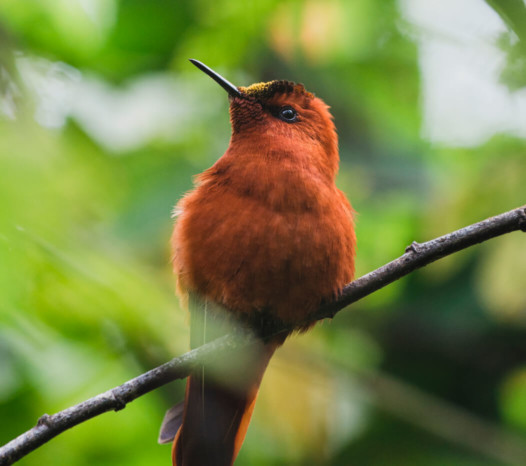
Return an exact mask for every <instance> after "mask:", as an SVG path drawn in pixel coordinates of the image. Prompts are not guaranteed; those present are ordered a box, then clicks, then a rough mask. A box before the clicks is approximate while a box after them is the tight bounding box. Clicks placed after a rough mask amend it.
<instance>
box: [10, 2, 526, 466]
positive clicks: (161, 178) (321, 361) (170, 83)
mask: <svg viewBox="0 0 526 466" xmlns="http://www.w3.org/2000/svg"><path fill="white" fill-rule="evenodd" d="M188 58H197V59H199V60H202V61H203V62H205V63H206V64H208V65H209V66H211V67H213V68H214V69H216V70H217V71H218V72H220V73H222V74H223V75H224V76H225V77H226V78H227V79H229V80H231V81H232V82H234V83H235V84H237V85H248V84H251V83H253V82H257V81H265V80H271V79H288V80H294V81H298V82H303V83H304V84H305V85H306V87H307V89H309V90H311V91H313V92H315V93H316V94H317V95H318V96H320V97H322V98H323V99H324V100H325V101H326V102H327V103H328V104H329V105H330V106H331V107H332V111H333V113H334V116H335V121H336V125H337V127H338V131H339V136H340V148H341V159H342V160H341V170H340V174H339V178H338V185H339V187H340V188H341V189H342V190H344V191H345V192H346V194H347V195H348V197H349V198H350V199H351V201H352V203H353V206H354V208H355V209H356V211H357V212H358V214H357V217H356V222H357V235H358V262H357V275H358V276H360V275H363V274H364V273H367V272H369V271H371V270H373V269H375V268H377V267H379V266H381V265H382V264H384V263H385V262H388V261H389V260H391V259H393V258H395V257H397V256H399V255H401V254H402V253H403V252H404V248H405V246H406V245H408V244H410V243H411V241H413V240H416V241H426V240H429V239H431V238H433V237H436V236H439V235H442V234H445V233H448V232H450V231H452V230H455V229H458V228H460V227H463V226H466V225H468V224H470V223H473V222H476V221H479V220H482V219H484V218H486V217H489V216H492V215H496V214H498V213H501V212H504V211H507V210H510V209H512V208H515V207H518V206H520V205H522V204H524V203H525V202H526V182H525V179H526V164H525V156H526V140H525V138H526V7H525V4H524V2H523V1H522V0H486V1H484V0H462V1H461V2H459V1H455V0H426V1H425V2H423V1H419V0H399V1H395V0H307V1H277V0H255V1H248V0H245V1H240V0H238V1H235V2H233V1H227V0H195V1H193V2H183V1H180V0H171V1H169V0H148V1H144V0H25V1H19V0H2V1H1V2H0V444H3V443H5V442H7V441H9V440H10V439H12V438H14V437H15V436H17V435H19V434H20V433H22V432H23V431H25V430H26V429H28V428H30V427H31V426H33V425H34V424H35V422H36V420H37V419H38V417H39V416H41V415H42V414H43V413H53V412H56V411H59V410H61V409H64V408H66V407H68V406H70V405H72V404H75V403H78V402H80V401H82V400H84V399H86V398H88V397H91V396H93V395H96V394H97V393H99V392H102V391H105V390H107V389H109V388H111V387H113V386H115V385H118V384H121V383H123V382H124V381H126V380H127V379H129V378H132V377H134V376H136V375H138V374H140V373H142V372H144V371H146V370H148V369H150V368H153V367H154V366H156V365H158V364H160V363H162V362H165V361H166V360H168V359H169V358H171V357H173V356H176V355H178V354H181V353H183V352H185V351H186V350H187V348H188V327H187V321H186V318H185V315H184V312H183V311H182V310H180V309H179V307H178V302H177V299H176V298H175V296H174V292H173V289H174V283H173V282H174V280H173V278H172V274H171V270H170V263H169V247H168V241H169V236H170V232H171V228H172V220H171V218H170V212H171V208H172V206H173V205H174V204H175V203H176V202H177V200H178V199H179V198H180V197H181V195H182V194H183V193H184V192H185V191H186V190H188V189H189V188H191V186H192V176H193V175H195V174H197V173H199V172H201V171H202V170H204V169H205V168H207V167H209V166H210V165H212V164H213V163H214V161H215V160H216V159H217V158H218V157H219V156H220V155H221V154H222V153H223V151H224V150H225V149H226V147H227V145H228V141H229V135H230V125H229V118H228V102H227V99H226V96H225V93H224V92H223V91H222V90H221V89H220V88H219V87H218V86H217V85H216V84H214V83H213V82H212V81H211V80H210V79H209V78H207V77H206V76H205V75H204V74H202V73H201V72H199V71H198V70H197V69H195V68H194V67H193V66H192V65H191V64H190V63H189V62H188V61H187V59H188ZM525 287H526V237H525V236H524V235H523V234H521V233H512V234H509V235H506V236H503V237H500V238H497V239H494V240H491V241H489V242H487V243H484V244H482V245H480V246H476V247H473V248H470V249H469V250H467V251H464V252H462V253H459V254H455V255H453V256H450V257H448V258H446V259H443V260H441V261H440V262H438V263H436V264H434V265H431V266H429V267H427V268H426V269H423V270H419V271H417V272H416V273H413V274H412V275H411V276H409V277H407V278H405V279H403V280H401V281H399V282H397V283H395V284H393V285H390V286H389V287H387V288H385V289H383V290H381V291H380V292H378V293H375V294H374V295H373V296H370V297H368V298H366V299H364V300H362V301H360V302H358V303H356V304H354V305H352V306H351V307H350V308H349V309H347V310H344V311H342V312H341V313H340V314H338V316H337V317H336V318H335V319H334V321H332V322H325V323H323V324H321V325H318V326H317V327H316V328H315V329H314V330H313V331H311V332H310V333H309V334H306V335H301V336H295V337H293V338H291V339H290V340H289V341H288V343H287V344H286V345H285V347H284V348H283V349H281V350H280V351H279V352H278V353H277V357H275V359H274V360H273V362H272V363H271V366H270V368H269V371H268V374H267V376H266V378H265V379H264V382H263V386H262V390H261V394H260V398H259V401H258V405H257V407H256V411H255V415H254V418H253V422H252V425H251V427H250V429H249V432H248V436H247V439H246V442H245V445H244V448H243V449H242V451H241V454H240V456H239V459H238V461H237V463H236V464H237V465H240V466H242V465H256V466H257V465H306V466H308V465H334V466H336V465H350V464H353V465H360V466H362V465H374V466H376V465H378V466H380V465H382V466H384V465H426V466H427V465H437V466H439V465H440V466H444V465H458V466H468V465H469V466H476V465H477V466H478V465H505V464H526V325H525V324H526V293H525V291H524V290H525ZM183 390H184V382H182V381H179V382H175V383H172V384H170V385H168V386H166V387H163V388H162V389H160V390H157V391H155V392H153V393H150V394H148V395H146V396H143V397H141V398H140V399H138V400H136V401H134V402H133V403H131V404H130V405H128V407H127V408H126V409H125V410H123V411H120V412H118V413H107V414H104V415H101V416H99V417H97V418H96V419H93V420H90V421H88V422H85V423H83V424H82V425H80V426H78V427H75V428H73V429H72V430H70V431H68V432H66V433H64V434H62V435H60V436H59V437H58V438H56V439H54V440H52V441H50V442H49V443H48V444H46V445H45V446H43V447H41V448H39V449H38V450H37V451H35V452H33V453H31V454H30V455H29V456H27V457H26V458H25V459H23V460H21V461H20V463H19V464H20V465H37V464H38V465H41V464H53V465H78V466H81V465H113V466H115V465H127V466H131V465H167V464H169V462H170V460H169V457H170V447H169V446H159V445H157V444H156V439H157V434H158V428H159V425H160V422H161V420H162V417H163V415H164V411H165V410H166V409H167V408H168V407H169V406H170V405H172V404H174V403H175V402H177V401H179V400H181V399H182V396H183Z"/></svg>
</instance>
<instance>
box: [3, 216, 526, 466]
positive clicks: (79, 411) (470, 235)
mask: <svg viewBox="0 0 526 466" xmlns="http://www.w3.org/2000/svg"><path fill="white" fill-rule="evenodd" d="M516 230H522V231H526V206H522V207H519V208H518V209H515V210H510V211H509V212H505V213H503V214H500V215H497V216H496V217H492V218H488V219H486V220H483V221H482V222H479V223H475V224H473V225H470V226H467V227H465V228H462V229H460V230H457V231H455V232H453V233H449V234H447V235H444V236H441V237H439V238H436V239H433V240H431V241H428V242H426V243H422V244H418V243H415V242H413V243H412V244H411V245H410V246H408V247H407V248H406V252H405V254H403V255H402V256H400V257H399V258H398V259H395V260H394V261H392V262H389V263H388V264H386V265H384V266H382V267H380V268H379V269H376V270H374V271H372V272H370V273H368V274H367V275H364V276H363V277H360V278H358V279H356V280H355V281H353V282H352V283H350V284H349V285H347V286H346V287H345V288H344V289H343V291H342V294H341V295H340V297H339V298H338V299H337V300H335V301H334V302H331V303H327V304H324V305H323V306H321V307H320V309H318V311H317V312H315V313H314V315H313V316H312V318H311V319H310V321H311V322H314V321H316V320H321V319H323V318H327V317H334V315H335V314H336V313H337V312H339V311H340V310H341V309H343V308H344V307H346V306H348V305H349V304H351V303H354V302H356V301H358V300H360V299H362V298H364V297H365V296H368V295H370V294H371V293H374V292H375V291H377V290H379V289H380V288H383V287H384V286H387V285H388V284H389V283H392V282H394V281H396V280H398V279H399V278H402V277H403V276H405V275H407V274H409V273H411V272H412V271H413V270H416V269H418V268H421V267H424V266H426V265H427V264H430V263H431V262H434V261H436V260H438V259H440V258H441V257H444V256H447V255H450V254H453V253H455V252H457V251H460V250H462V249H466V248H468V247H469V246H473V245H475V244H478V243H481V242H483V241H487V240H489V239H491V238H494V237H496V236H500V235H503V234H506V233H510V232H512V231H516ZM285 330H287V329H285ZM251 342H254V337H252V336H250V335H248V334H247V335H227V336H225V337H222V338H220V339H218V340H215V341H213V342H211V343H208V344H206V345H203V346H201V347H199V348H196V349H194V350H192V351H190V352H188V353H185V354H183V355H182V356H179V357H177V358H174V359H172V360H171V361H169V362H167V363H165V364H163V365H161V366H159V367H156V368H155V369H152V370H150V371H148V372H146V373H144V374H142V375H140V376H138V377H135V378H134V379H132V380H129V381H128V382H126V383H124V384H122V385H120V386H118V387H115V388H113V389H111V390H108V391H107V392H104V393H101V394H100V395H97V396H95V397H93V398H90V399H89V400H86V401H83V402H82V403H79V404H77V405H75V406H72V407H70V408H67V409H65V410H63V411H60V412H58V413H56V414H53V415H51V416H49V415H47V414H44V415H43V416H42V417H41V418H40V419H39V420H38V423H37V425H36V426H35V427H33V428H32V429H30V430H28V431H27V432H25V433H23V434H21V435H20V436H18V437H17V438H15V439H14V440H12V441H11V442H9V443H7V444H6V445H4V446H3V447H1V448H0V466H6V465H10V464H13V463H14V462H16V461H18V460H19V459H21V458H23V457H24V456H26V455H27V454H28V453H30V452H31V451H33V450H35V449H36V448H38V447H39V446H41V445H43V444H44V443H46V442H47V441H48V440H50V439H52V438H53V437H56V436H57V435H59V434H60V433H62V432H64V431H65V430H67V429H69V428H71V427H73V426H76V425H77V424H80V423H82V422H84V421H87V420H88V419H91V418H93V417H95V416H98V415H99V414H102V413H104V412H107V411H112V410H114V411H119V410H120V409H123V408H124V407H125V406H126V404H127V403H129V402H130V401H133V400H135V399H136V398H138V397H140V396H142V395H144V394H145V393H148V392H150V391H152V390H154V389H156V388H158V387H160V386H162V385H164V384H167V383H168V382H171V381H173V380H175V379H182V378H184V377H187V376H188V375H189V374H190V373H191V372H192V370H193V369H194V368H195V367H196V366H197V365H198V364H202V363H203V362H204V361H210V359H212V358H214V356H215V355H217V354H220V353H222V354H225V352H235V351H238V350H239V349H240V348H242V347H244V346H247V345H249V344H250V343H251Z"/></svg>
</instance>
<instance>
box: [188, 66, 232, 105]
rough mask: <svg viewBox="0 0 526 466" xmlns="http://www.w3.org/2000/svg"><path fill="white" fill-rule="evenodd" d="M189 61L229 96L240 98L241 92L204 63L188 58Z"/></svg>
mask: <svg viewBox="0 0 526 466" xmlns="http://www.w3.org/2000/svg"><path fill="white" fill-rule="evenodd" d="M189 60H190V61H191V62H192V63H193V64H194V65H195V66H197V67H198V68H199V69H200V70H201V71H203V72H204V73H206V74H207V75H208V76H210V77H211V78H212V79H213V80H214V81H215V82H216V83H217V84H219V85H220V86H221V87H222V88H223V89H224V90H225V91H227V92H228V95H229V96H232V97H242V94H241V92H239V89H238V88H237V87H236V86H234V85H233V84H232V83H231V82H230V81H227V80H226V79H225V78H223V76H221V75H220V74H217V73H216V72H215V71H214V70H213V69H211V68H208V66H206V65H205V64H204V63H201V62H200V61H199V60H194V59H193V58H190V59H189Z"/></svg>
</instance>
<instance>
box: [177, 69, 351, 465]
mask: <svg viewBox="0 0 526 466" xmlns="http://www.w3.org/2000/svg"><path fill="white" fill-rule="evenodd" d="M194 64H196V65H197V66H199V67H200V68H201V69H204V68H206V67H204V65H202V64H200V63H198V62H197V63H195V62H194ZM204 71H205V72H207V73H208V74H210V75H211V76H212V77H213V78H214V79H215V80H216V81H218V82H219V83H220V84H221V85H222V86H223V87H225V89H226V90H227V91H228V92H229V94H230V116H231V123H232V137H231V141H230V145H229V147H228V149H227V151H226V152H225V154H224V155H223V156H222V157H221V158H220V159H219V160H218V161H217V162H216V163H215V164H214V165H213V166H212V167H211V168H209V169H208V170H206V171H205V172H204V173H202V174H201V175H199V176H198V177H197V183H196V188H195V189H194V190H193V191H191V192H189V193H188V194H187V195H186V196H185V197H184V198H183V199H182V200H181V201H180V202H179V204H178V205H177V211H178V212H179V214H178V218H177V221H176V225H175V229H174V233H173V236H172V245H173V265H174V271H175V273H176V275H177V277H178V290H179V293H180V294H181V295H182V296H183V298H184V299H188V297H189V299H190V304H192V303H193V305H191V306H190V308H191V325H192V345H193V346H196V345H199V344H202V343H204V342H206V341H209V340H210V339H211V338H213V337H215V336H217V335H218V334H220V333H221V330H219V331H218V330H217V327H216V330H214V331H210V332H209V333H210V335H209V334H207V333H206V328H207V327H206V326H207V322H212V321H214V320H218V321H219V322H224V318H223V317H219V316H220V315H221V314H222V311H217V309H222V310H224V311H225V312H226V314H227V315H228V316H231V317H233V318H234V320H235V321H237V322H240V323H241V324H242V325H246V326H249V327H251V328H252V329H253V330H254V331H255V332H256V333H257V334H260V335H263V334H267V335H268V333H269V332H270V331H272V329H276V328H279V327H280V326H283V325H287V326H292V327H294V328H296V329H298V330H303V329H305V328H306V327H308V326H307V325H305V320H306V318H307V317H308V315H309V314H310V313H311V312H312V311H314V310H315V309H316V308H317V307H318V306H319V305H320V303H321V302H322V301H323V300H331V299H333V298H334V297H335V296H337V294H338V293H339V292H340V291H341V289H342V287H343V286H344V285H345V284H346V283H348V282H349V281H351V279H352V277H353V273H354V250H355V236H354V228H353V221H352V210H351V207H350V205H349V203H348V201H347V200H346V198H345V196H344V195H343V193H342V192H341V191H339V190H338V189H337V188H336V186H335V176H336V173H337V170H338V163H339V156H338V144H337V136H336V131H335V127H334V124H333V122H332V118H331V115H330V113H329V111H328V107H327V106H326V105H325V104H324V103H323V101H322V100H320V99H319V98H317V97H315V96H314V95H313V94H311V93H309V92H307V91H306V90H305V88H304V87H303V85H301V84H294V83H291V82H288V81H272V82H269V83H260V84H254V85H252V86H249V87H247V88H242V87H240V88H237V89H236V88H235V87H234V86H233V85H231V84H230V83H228V82H227V81H221V80H222V79H223V78H221V77H219V76H218V75H215V74H212V73H213V72H211V71H210V70H209V69H208V68H206V69H204ZM225 83H226V84H225ZM221 319H223V320H221ZM197 322H200V324H198V323H197ZM194 324H195V325H194ZM219 327H220V328H224V326H223V324H222V323H221V324H220V325H219ZM203 328H204V329H205V330H203ZM209 328H212V327H211V325H210V326H209ZM224 331H226V330H224ZM284 339H285V336H283V335H280V336H279V337H274V338H271V339H270V341H268V340H265V341H266V343H264V344H263V343H262V345H261V348H260V349H259V350H258V352H257V356H255V359H252V360H251V362H250V363H246V367H244V368H242V370H241V373H243V377H242V381H241V382H239V381H237V379H236V386H234V387H233V386H228V384H224V383H222V382H218V381H215V380H213V379H212V378H209V377H207V376H206V375H205V374H204V372H203V373H201V374H195V375H192V376H191V377H190V378H189V380H188V384H187V393H186V399H185V405H184V414H183V416H182V425H181V427H180V428H179V431H178V433H177V436H176V439H175V441H174V448H173V461H174V465H177V466H197V465H225V466H228V465H232V464H233V462H234V459H235V457H236V455H237V452H238V451H239V448H240V446H241V443H242V441H243V439H244V436H245V432H246V429H247V427H248V423H249V420H250V415H251V413H252V409H253V406H254V403H255V399H256V396H257V391H258V388H259V384H260V382H261V378H262V376H263V372H264V370H265V368H266V366H267V363H268V361H269V359H270V357H271V356H272V354H273V352H274V350H275V349H276V348H277V347H278V346H279V345H281V344H282V343H283V341H284ZM240 364H243V363H240ZM177 424H178V423H177Z"/></svg>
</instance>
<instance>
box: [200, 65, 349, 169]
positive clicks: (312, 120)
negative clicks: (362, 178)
mask: <svg viewBox="0 0 526 466" xmlns="http://www.w3.org/2000/svg"><path fill="white" fill-rule="evenodd" d="M190 61H191V62H192V63H193V64H194V65H195V66H197V67H198V68H199V69H200V70H202V71H203V72H205V73H206V74H208V75H209V76H210V77H211V78H212V79H214V80H215V81H216V82H217V83H218V84H219V85H220V86H221V87H223V89H225V90H226V91H227V93H228V95H229V100H230V120H231V123H232V143H240V144H242V143H247V142H248V143H250V144H256V145H257V147H262V146H263V145H264V146H265V147H266V148H267V151H269V150H271V151H276V150H281V152H289V153H291V154H292V153H301V154H302V156H303V157H306V156H307V157H308V156H309V155H311V159H312V155H314V156H315V158H316V160H310V162H313V161H315V162H317V163H316V165H320V167H319V168H320V169H322V170H323V171H325V172H327V174H328V175H330V176H331V177H333V176H334V175H335V173H336V171H337V169H338V161H339V157H338V139H337V136H336V129H335V126H334V123H333V121H332V115H331V114H330V112H329V107H328V106H327V105H326V104H325V103H324V102H323V101H322V100H321V99H320V98H318V97H316V96H315V95H314V94H312V93H311V92H308V91H307V90H306V89H305V87H304V86H303V84H296V83H294V82H291V81H270V82H262V83H256V84H252V85H251V86H248V87H237V86H235V85H233V84H232V83H230V82H229V81H227V80H226V79H225V78H223V77H222V76H221V75H219V74H218V73H216V72H215V71H213V70H212V69H210V68H209V67H207V66H206V65H204V64H203V63H201V62H199V61H197V60H193V59H192V60H190Z"/></svg>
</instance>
